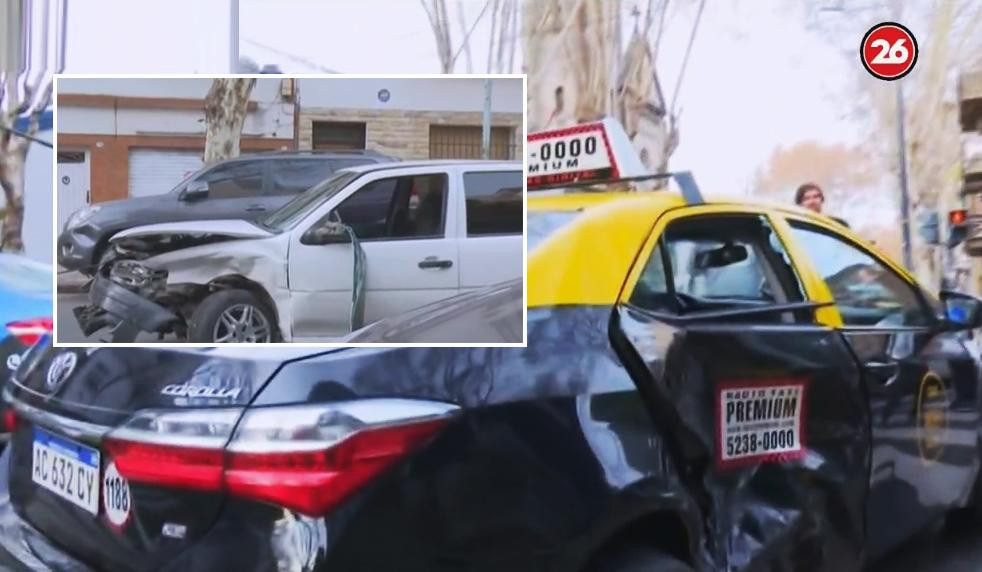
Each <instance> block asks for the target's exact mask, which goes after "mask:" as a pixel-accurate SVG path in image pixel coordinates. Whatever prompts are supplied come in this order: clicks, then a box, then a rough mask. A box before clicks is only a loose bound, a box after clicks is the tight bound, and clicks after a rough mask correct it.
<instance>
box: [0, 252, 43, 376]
mask: <svg viewBox="0 0 982 572" xmlns="http://www.w3.org/2000/svg"><path fill="white" fill-rule="evenodd" d="M53 282H54V275H53V273H52V269H51V267H50V266H48V265H46V264H42V263H40V262H35V261H33V260H31V259H29V258H26V257H24V256H19V255H15V254H6V253H2V252H0V384H3V383H5V382H6V381H7V378H8V377H10V372H11V371H12V370H14V369H17V365H18V363H19V362H20V356H21V354H22V353H24V350H26V349H27V348H28V347H30V346H31V345H32V344H33V343H34V342H35V341H37V339H38V338H39V337H40V336H41V335H43V334H47V333H50V332H51V318H52V304H51V297H52V290H53V287H52V286H53Z"/></svg>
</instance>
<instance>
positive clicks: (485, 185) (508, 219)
mask: <svg viewBox="0 0 982 572" xmlns="http://www.w3.org/2000/svg"><path fill="white" fill-rule="evenodd" d="M464 195H465V197H466V199H467V236H485V235H496V234H518V235H520V234H522V172H521V171H493V172H478V173H464Z"/></svg>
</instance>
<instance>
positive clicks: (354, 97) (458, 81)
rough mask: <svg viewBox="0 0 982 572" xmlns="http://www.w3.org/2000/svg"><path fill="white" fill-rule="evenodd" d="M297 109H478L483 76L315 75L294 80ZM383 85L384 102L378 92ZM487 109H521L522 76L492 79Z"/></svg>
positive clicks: (507, 111)
mask: <svg viewBox="0 0 982 572" xmlns="http://www.w3.org/2000/svg"><path fill="white" fill-rule="evenodd" d="M298 85H299V87H298V91H299V95H300V109H301V110H302V109H304V108H306V107H333V108H341V109H399V110H407V111H410V110H411V111H481V110H483V109H484V80H483V79H480V78H460V77H446V78H400V79H395V78H392V79H385V78H379V79H347V78H341V77H339V78H318V79H304V78H301V79H300V80H299V81H298ZM382 89H387V90H388V91H389V93H390V98H389V101H388V102H382V101H380V100H379V98H378V93H379V91H380V90H382ZM491 97H492V99H491V109H492V111H496V112H506V113H522V111H523V109H524V107H525V98H524V97H523V96H522V79H521V78H518V79H504V78H499V79H494V80H492V88H491Z"/></svg>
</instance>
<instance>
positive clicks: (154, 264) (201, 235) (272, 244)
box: [76, 221, 291, 341]
mask: <svg viewBox="0 0 982 572" xmlns="http://www.w3.org/2000/svg"><path fill="white" fill-rule="evenodd" d="M110 248H112V249H113V254H114V256H112V257H111V259H110V261H109V262H107V263H106V264H105V265H104V266H103V267H101V268H100V269H99V271H98V272H97V274H96V277H95V279H94V281H93V286H92V288H91V290H90V293H89V297H90V301H91V304H92V306H90V307H88V308H82V309H76V317H77V318H78V320H79V323H80V325H81V326H82V331H83V333H84V334H86V335H90V334H91V333H93V332H95V331H97V330H99V329H100V328H101V327H109V328H110V329H111V331H112V332H113V335H114V340H113V341H130V340H129V339H128V338H132V337H135V335H136V333H137V332H138V331H141V330H142V331H147V332H157V333H162V334H163V333H171V332H173V333H177V334H178V335H179V336H182V337H183V336H185V335H186V333H187V327H186V322H187V320H188V319H190V313H189V312H188V310H187V304H188V302H189V301H190V300H194V299H196V298H200V297H202V296H203V295H205V294H206V293H207V292H209V291H214V290H215V289H218V288H223V287H228V286H233V285H234V286H239V285H244V284H246V283H248V284H250V287H252V288H255V289H256V290H259V289H262V291H263V292H264V293H265V294H266V297H267V299H268V300H269V301H271V302H272V305H273V310H274V311H275V315H276V316H277V317H278V321H277V327H278V328H279V331H290V330H289V328H290V315H291V312H290V297H289V288H288V284H287V282H286V259H287V243H286V241H285V240H284V239H283V237H279V236H277V235H274V234H272V233H270V232H267V231H263V230H262V229H260V228H258V227H256V226H255V225H252V224H250V223H248V222H245V221H197V222H191V223H172V224H161V225H151V226H147V227H137V228H134V229H130V230H127V231H124V232H122V233H119V234H118V235H116V236H115V237H113V239H112V241H111V243H110ZM93 307H94V308H95V309H93ZM100 310H101V311H100ZM106 314H108V315H109V316H107V315H106ZM114 318H115V320H114ZM113 322H115V323H113ZM134 327H135V328H136V329H135V330H134V329H133V328H134Z"/></svg>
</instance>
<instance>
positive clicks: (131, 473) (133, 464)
mask: <svg viewBox="0 0 982 572" xmlns="http://www.w3.org/2000/svg"><path fill="white" fill-rule="evenodd" d="M105 446H106V451H108V452H109V455H110V456H111V457H112V458H113V460H114V461H115V462H116V468H117V469H118V470H119V474H120V475H123V476H124V477H126V478H128V479H130V480H132V481H137V482H141V483H155V484H158V485H161V486H165V487H183V488H189V489H195V490H205V491H212V490H219V489H220V488H221V486H222V463H223V462H224V452H223V451H222V450H221V449H203V448H198V447H181V446H170V445H158V444H153V443H134V442H132V441H121V440H116V439H112V438H110V439H107V440H106V442H105Z"/></svg>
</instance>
